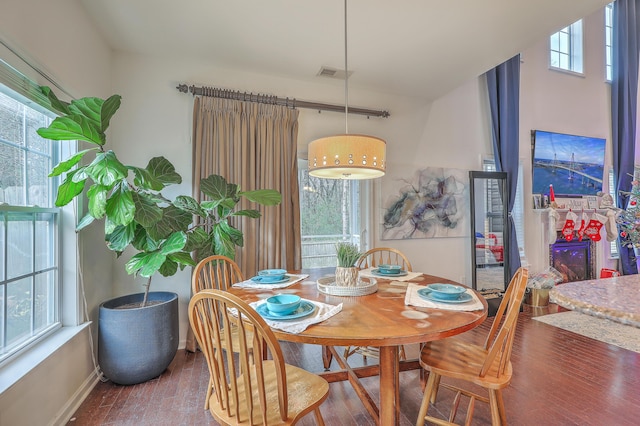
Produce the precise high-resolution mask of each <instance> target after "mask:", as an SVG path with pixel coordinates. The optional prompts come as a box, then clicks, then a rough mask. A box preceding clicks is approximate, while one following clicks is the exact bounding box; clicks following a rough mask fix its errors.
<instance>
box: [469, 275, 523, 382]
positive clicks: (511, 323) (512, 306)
mask: <svg viewBox="0 0 640 426" xmlns="http://www.w3.org/2000/svg"><path fill="white" fill-rule="evenodd" d="M528 277H529V272H528V271H527V270H526V269H524V268H519V269H518V270H517V271H516V273H515V275H514V276H513V278H512V279H511V282H510V283H509V286H508V287H507V291H506V292H505V294H504V296H503V299H502V302H501V303H500V306H499V307H498V311H497V312H496V316H495V318H494V320H493V324H492V325H491V329H490V330H489V334H488V335H487V340H486V342H485V349H486V350H487V357H486V359H485V361H484V363H483V365H482V369H481V371H480V377H484V376H486V375H487V373H488V372H489V371H491V368H492V367H493V366H494V363H495V362H496V359H497V362H498V364H497V367H496V374H497V375H501V374H503V373H504V372H505V369H506V368H507V366H508V365H509V361H510V360H511V349H512V347H513V339H514V337H515V330H516V325H517V322H518V314H519V312H520V305H521V303H522V299H523V297H524V292H525V289H526V286H527V279H528Z"/></svg>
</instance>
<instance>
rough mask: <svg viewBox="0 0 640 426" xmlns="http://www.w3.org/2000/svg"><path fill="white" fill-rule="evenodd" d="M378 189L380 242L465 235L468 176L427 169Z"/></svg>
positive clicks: (438, 168)
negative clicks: (380, 195)
mask: <svg viewBox="0 0 640 426" xmlns="http://www.w3.org/2000/svg"><path fill="white" fill-rule="evenodd" d="M385 183H386V186H385V185H383V187H382V204H383V205H382V220H381V222H382V230H381V233H380V235H381V239H383V240H399V239H413V238H442V237H464V236H468V235H469V222H468V221H469V217H468V214H469V213H468V211H469V194H468V192H469V172H468V171H466V170H460V169H446V168H441V167H427V168H423V169H419V170H416V171H415V172H414V173H413V174H412V175H409V176H406V177H401V178H395V179H390V180H387V181H386V182H385Z"/></svg>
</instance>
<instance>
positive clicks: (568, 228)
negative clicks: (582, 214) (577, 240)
mask: <svg viewBox="0 0 640 426" xmlns="http://www.w3.org/2000/svg"><path fill="white" fill-rule="evenodd" d="M576 219H578V215H576V214H575V213H574V212H572V211H571V210H569V213H567V218H566V220H565V222H564V226H563V227H562V235H563V236H564V239H565V240H567V241H571V240H573V231H574V227H575V226H576Z"/></svg>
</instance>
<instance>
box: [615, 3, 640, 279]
mask: <svg viewBox="0 0 640 426" xmlns="http://www.w3.org/2000/svg"><path fill="white" fill-rule="evenodd" d="M638 6H639V5H638V0H616V2H615V3H614V4H613V40H612V53H613V55H612V64H613V75H612V81H611V131H612V132H611V133H612V134H611V136H612V144H613V173H614V175H615V180H616V194H618V196H617V200H616V201H617V206H618V207H620V208H625V207H626V206H627V202H628V196H626V195H624V194H621V193H620V191H627V192H629V191H631V180H632V175H633V163H634V159H635V135H636V113H637V93H638V47H639V46H640V39H639V35H640V34H639V32H638V28H639V24H640V19H639V18H640V17H639V15H638V12H639V11H640V7H638ZM623 243H624V241H620V240H619V244H618V245H619V248H620V269H621V272H622V273H623V274H624V275H629V274H637V273H638V266H637V263H636V257H635V255H634V252H633V249H632V248H628V247H626V245H625V244H623Z"/></svg>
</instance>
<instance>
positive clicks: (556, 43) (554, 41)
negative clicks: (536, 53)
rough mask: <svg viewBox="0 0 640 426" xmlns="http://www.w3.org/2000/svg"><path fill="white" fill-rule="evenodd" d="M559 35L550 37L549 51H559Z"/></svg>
mask: <svg viewBox="0 0 640 426" xmlns="http://www.w3.org/2000/svg"><path fill="white" fill-rule="evenodd" d="M558 34H559V33H555V34H553V35H552V36H551V50H555V51H558V50H560V37H559V35H558Z"/></svg>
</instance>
